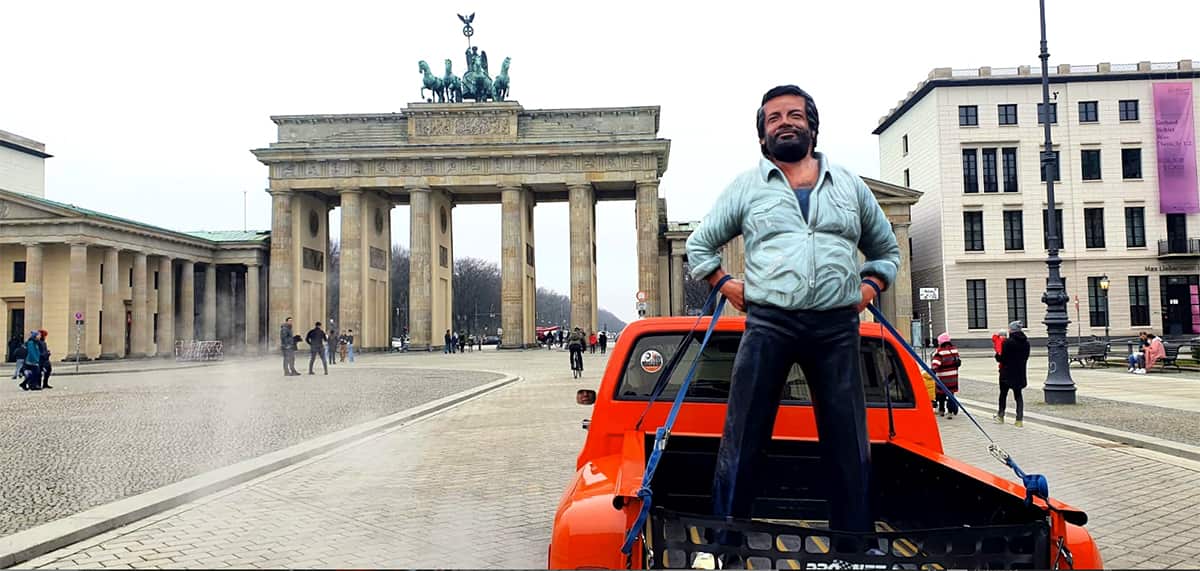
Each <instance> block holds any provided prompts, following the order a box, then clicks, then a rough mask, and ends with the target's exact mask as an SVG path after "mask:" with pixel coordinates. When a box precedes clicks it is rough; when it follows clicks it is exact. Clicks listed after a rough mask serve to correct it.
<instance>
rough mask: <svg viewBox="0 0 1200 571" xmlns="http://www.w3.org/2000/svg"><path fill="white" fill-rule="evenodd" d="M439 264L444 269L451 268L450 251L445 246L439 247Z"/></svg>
mask: <svg viewBox="0 0 1200 571" xmlns="http://www.w3.org/2000/svg"><path fill="white" fill-rule="evenodd" d="M438 264H439V265H440V266H442V267H443V268H448V267H450V250H447V249H446V247H445V246H438Z"/></svg>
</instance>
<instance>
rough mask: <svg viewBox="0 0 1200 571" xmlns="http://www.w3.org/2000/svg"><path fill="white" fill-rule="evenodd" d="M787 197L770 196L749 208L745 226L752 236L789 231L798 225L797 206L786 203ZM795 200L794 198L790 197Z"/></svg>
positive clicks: (768, 235) (765, 235) (761, 237)
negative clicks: (768, 198)
mask: <svg viewBox="0 0 1200 571" xmlns="http://www.w3.org/2000/svg"><path fill="white" fill-rule="evenodd" d="M788 200H789V199H788V198H785V197H780V198H771V199H770V200H764V201H761V202H759V203H758V204H755V205H754V206H752V207H751V208H750V215H749V217H748V218H747V219H746V226H747V228H748V229H749V230H750V231H751V232H752V233H753V235H754V238H757V239H760V240H761V239H763V238H767V237H770V236H774V235H776V234H782V233H784V232H790V231H793V230H795V229H796V228H797V227H798V224H799V222H798V221H797V220H796V216H798V215H797V214H796V209H797V206H796V205H794V204H789V203H788ZM791 200H792V202H795V199H791Z"/></svg>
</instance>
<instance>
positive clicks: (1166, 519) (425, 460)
mask: <svg viewBox="0 0 1200 571" xmlns="http://www.w3.org/2000/svg"><path fill="white" fill-rule="evenodd" d="M586 359H587V361H586V362H587V369H588V370H587V372H586V374H585V378H584V379H583V381H573V380H572V379H571V378H570V377H569V376H568V375H567V374H566V355H565V354H563V353H557V352H525V353H504V354H495V353H493V354H490V355H488V354H485V355H475V356H472V355H467V356H465V357H463V358H461V359H456V360H455V362H454V363H453V366H455V367H457V368H464V367H465V368H488V369H491V370H501V371H510V372H517V373H520V374H522V375H524V376H525V379H524V380H523V381H521V382H519V383H516V384H513V385H510V386H508V387H505V388H503V389H500V390H498V391H495V392H493V393H489V394H488V395H486V396H484V397H481V398H480V399H477V400H474V401H470V402H468V403H466V404H464V405H462V406H459V407H457V408H453V409H450V410H448V411H447V412H445V413H442V414H440V415H437V416H434V417H430V418H427V419H425V420H422V421H420V422H418V423H414V424H412V425H410V426H407V427H403V428H400V429H397V430H394V431H392V432H389V433H387V434H384V435H381V436H378V437H375V438H372V439H370V440H367V441H365V442H362V443H359V444H357V445H354V446H351V447H347V448H345V449H342V450H340V451H335V452H332V453H330V454H328V455H325V456H323V457H318V458H314V459H312V460H310V461H307V462H306V463H303V464H300V465H297V466H293V467H291V468H289V469H286V470H283V471H281V472H278V473H276V474H273V475H269V476H266V477H264V478H261V479H259V480H257V481H255V482H250V483H247V484H245V485H242V486H239V487H237V488H234V489H231V490H227V491H226V492H223V493H220V494H215V495H213V496H209V497H207V498H204V499H202V500H199V501H196V502H192V503H190V504H187V505H184V506H180V507H179V508H176V509H174V510H171V511H169V512H164V513H163V514H160V515H159V516H155V517H152V518H148V519H146V520H143V521H141V522H138V523H135V524H132V525H129V526H126V527H124V528H121V529H118V530H114V531H112V532H109V533H107V534H104V535H101V536H98V537H96V538H93V539H92V540H88V541H85V542H81V543H79V544H76V545H73V546H71V547H68V548H65V549H62V550H59V551H57V552H55V553H51V554H49V555H47V556H45V557H42V558H39V559H37V560H34V561H31V562H29V563H28V564H27V565H28V566H30V567H61V568H72V567H76V568H79V567H88V568H127V567H136V568H152V567H162V568H169V567H175V568H181V567H237V568H248V567H309V566H317V567H443V568H445V567H477V568H483V567H486V568H512V567H519V568H538V567H543V566H544V565H545V558H546V545H547V542H548V539H549V530H550V526H551V521H552V518H553V512H554V508H555V506H556V505H557V502H558V499H559V497H560V496H561V494H562V492H563V489H564V486H565V485H566V483H567V482H568V480H569V478H570V477H571V475H572V473H573V469H572V467H573V465H574V459H575V455H576V454H577V453H578V450H579V446H580V445H581V444H582V441H583V436H584V433H583V431H582V430H580V428H579V421H580V419H582V418H583V417H585V416H587V414H588V409H586V408H583V407H579V406H577V405H575V404H573V394H574V391H575V390H576V389H577V388H579V387H581V386H585V387H594V386H595V384H596V382H597V379H598V371H597V368H598V367H597V366H596V365H597V364H599V363H600V362H602V360H603V358H602V357H600V356H595V357H593V356H591V355H588V356H586ZM445 362H446V361H445V360H444V358H440V357H432V356H431V357H411V358H409V359H408V360H407V361H405V362H404V363H405V364H406V365H408V366H414V367H430V366H434V364H439V363H445ZM941 423H942V427H943V439H944V441H945V446H946V448H947V450H948V451H949V452H950V453H951V455H954V456H956V457H960V458H962V459H964V460H967V461H969V462H971V463H973V464H975V465H978V466H981V467H983V468H985V469H988V470H990V471H992V472H994V473H997V474H1000V475H1002V476H1004V477H1009V478H1011V477H1012V475H1011V473H1010V472H1008V471H1007V469H1006V468H1004V467H1003V466H1001V465H1000V464H998V463H996V461H995V460H994V459H992V458H991V457H990V456H988V455H987V452H986V449H985V447H984V441H983V440H982V438H981V437H980V436H978V434H977V433H975V432H973V429H971V428H970V427H969V425H968V423H967V421H966V419H965V418H962V417H959V418H957V419H954V420H952V421H946V420H943V421H941ZM986 426H987V428H988V429H989V430H991V431H992V432H993V434H994V437H995V438H996V439H997V440H998V441H999V442H1000V443H1001V444H1002V445H1003V446H1004V447H1005V448H1006V449H1007V450H1008V451H1009V452H1011V453H1012V454H1013V455H1014V457H1015V458H1017V459H1018V461H1020V462H1021V465H1022V467H1024V468H1025V469H1026V470H1028V471H1033V472H1040V473H1044V474H1046V475H1047V476H1048V478H1049V481H1050V485H1051V492H1052V493H1053V494H1054V495H1055V496H1056V497H1060V498H1062V499H1063V500H1065V501H1068V502H1071V503H1073V504H1075V505H1076V506H1077V507H1080V508H1082V509H1084V510H1086V511H1088V512H1089V514H1090V515H1091V517H1092V523H1091V524H1090V525H1089V528H1090V529H1091V531H1092V533H1093V534H1094V535H1095V536H1096V537H1097V539H1098V540H1099V542H1100V545H1101V548H1102V551H1103V554H1104V556H1105V557H1106V563H1107V564H1108V565H1109V566H1110V567H1111V566H1120V567H1170V566H1176V567H1187V566H1195V565H1196V562H1197V561H1200V526H1196V525H1195V524H1194V522H1195V521H1198V520H1200V463H1196V462H1190V461H1186V460H1180V459H1176V458H1174V457H1169V456H1165V455H1162V454H1158V453H1155V452H1149V451H1144V450H1138V449H1132V448H1128V447H1123V446H1115V445H1113V443H1109V442H1105V441H1101V440H1097V439H1094V438H1090V437H1084V436H1080V435H1076V434H1073V433H1067V432H1063V431H1060V430H1056V429H1052V428H1042V427H1039V426H1037V425H1036V424H1035V423H1029V424H1027V425H1026V427H1025V428H1023V429H1017V428H1014V427H1012V426H1011V425H1004V426H995V425H986Z"/></svg>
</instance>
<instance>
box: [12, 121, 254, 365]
mask: <svg viewBox="0 0 1200 571" xmlns="http://www.w3.org/2000/svg"><path fill="white" fill-rule="evenodd" d="M0 141H4V142H5V143H6V144H4V145H0V331H4V332H5V339H6V340H10V339H12V338H13V337H14V336H15V337H18V338H20V339H26V338H27V337H28V333H29V331H31V330H33V329H45V330H46V331H47V332H48V334H49V335H48V337H47V345H48V348H49V349H50V352H51V359H52V360H53V361H56V362H58V361H72V360H75V359H76V358H78V359H79V360H81V361H84V360H91V359H116V358H124V357H151V356H166V357H169V356H174V355H175V347H176V342H177V341H178V342H183V343H188V342H192V341H221V342H222V343H223V345H224V347H225V350H226V352H237V353H241V352H246V353H253V352H256V351H257V350H258V348H259V347H260V346H261V345H262V344H263V341H264V340H265V336H266V335H267V333H268V331H267V328H266V322H265V319H266V311H265V308H266V295H265V294H266V283H267V281H266V279H265V275H264V272H265V269H266V264H267V254H268V248H269V241H268V237H269V234H268V233H267V232H176V231H173V230H167V229H164V228H159V227H156V226H152V225H149V224H145V223H141V222H136V221H133V220H128V219H124V218H119V217H116V216H111V215H108V214H104V213H101V212H96V211H93V210H88V209H84V208H79V207H77V206H73V205H70V204H63V203H60V202H56V201H53V200H48V199H46V198H45V197H44V194H45V191H44V189H45V178H44V176H45V175H44V173H45V168H44V166H43V164H38V165H33V164H32V162H31V161H30V160H29V159H28V158H26V157H31V158H33V159H35V160H36V161H37V162H38V163H42V161H44V159H45V158H47V157H49V156H50V155H48V154H46V153H45V147H44V146H43V145H42V144H41V143H38V142H36V141H31V140H29V139H25V138H23V137H17V136H13V135H11V134H8V133H4V132H0ZM17 144H19V145H20V146H22V147H23V148H24V149H25V150H19V149H14V148H13V147H14V146H16V145H17ZM7 151H14V153H23V154H24V155H25V157H15V154H14V153H10V152H7ZM27 151H32V152H27ZM5 357H6V358H8V357H9V355H8V354H7V351H6V355H5Z"/></svg>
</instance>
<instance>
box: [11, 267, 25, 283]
mask: <svg viewBox="0 0 1200 571" xmlns="http://www.w3.org/2000/svg"><path fill="white" fill-rule="evenodd" d="M13 283H15V284H23V283H25V262H13Z"/></svg>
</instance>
